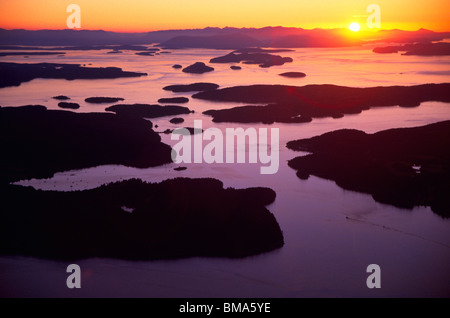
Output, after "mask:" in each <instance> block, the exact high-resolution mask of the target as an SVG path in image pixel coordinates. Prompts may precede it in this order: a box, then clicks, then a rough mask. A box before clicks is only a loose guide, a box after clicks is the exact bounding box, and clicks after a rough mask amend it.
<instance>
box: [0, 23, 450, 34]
mask: <svg viewBox="0 0 450 318" xmlns="http://www.w3.org/2000/svg"><path fill="white" fill-rule="evenodd" d="M266 28H283V29H298V30H306V31H313V30H324V31H333V30H347V27H337V28H320V27H315V28H312V29H308V28H302V27H285V26H279V25H278V26H265V27H230V26H226V27H212V26H207V27H203V28H186V29H180V28H177V29H159V30H149V31H112V30H106V29H84V28H80V29H75V28H74V29H70V28H62V29H48V28H44V29H20V28H19V29H17V28H15V29H8V28H4V27H0V29H1V30H6V31H76V32H80V31H102V32H112V33H122V34H127V33H133V34H139V33H151V32H165V31H187V30H205V29H219V30H224V29H237V30H261V29H266ZM379 31H403V32H418V31H430V32H434V33H450V30H448V31H435V30H432V29H426V28H419V29H416V30H405V29H398V28H394V29H383V28H380V29H374V30H370V29H369V30H361V31H360V32H373V33H375V32H379Z"/></svg>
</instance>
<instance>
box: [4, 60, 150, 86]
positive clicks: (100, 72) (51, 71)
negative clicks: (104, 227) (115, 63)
mask: <svg viewBox="0 0 450 318" xmlns="http://www.w3.org/2000/svg"><path fill="white" fill-rule="evenodd" d="M146 75H147V73H138V72H127V71H123V70H122V69H121V68H119V67H83V66H81V65H79V64H55V63H36V64H22V63H3V62H0V88H2V87H8V86H19V85H20V84H22V83H24V82H29V81H31V80H33V79H36V78H55V79H66V80H74V79H113V78H122V77H139V76H146Z"/></svg>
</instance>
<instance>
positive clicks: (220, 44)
mask: <svg viewBox="0 0 450 318" xmlns="http://www.w3.org/2000/svg"><path fill="white" fill-rule="evenodd" d="M349 32H350V31H349V30H347V29H312V30H306V29H301V28H285V27H265V28H259V29H256V28H241V29H239V28H204V29H189V30H165V31H152V32H145V33H117V32H110V31H102V30H68V29H67V30H37V31H29V30H5V29H0V45H2V46H5V45H26V46H39V45H45V46H58V45H65V46H94V45H139V44H150V43H156V44H158V45H159V46H162V47H165V48H168V49H178V48H211V49H240V48H247V47H273V48H302V47H346V46H357V45H361V44H364V43H369V42H387V43H414V42H430V41H440V40H443V39H446V38H450V32H434V31H430V30H425V29H420V30H417V31H403V30H380V31H378V32H365V33H363V32H359V34H358V36H356V34H351V33H349Z"/></svg>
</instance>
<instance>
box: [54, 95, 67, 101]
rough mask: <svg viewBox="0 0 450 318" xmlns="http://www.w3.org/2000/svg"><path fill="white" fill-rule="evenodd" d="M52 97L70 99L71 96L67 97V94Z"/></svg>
mask: <svg viewBox="0 0 450 318" xmlns="http://www.w3.org/2000/svg"><path fill="white" fill-rule="evenodd" d="M52 98H53V99H56V100H69V99H70V97H67V96H65V95H58V96H53V97H52Z"/></svg>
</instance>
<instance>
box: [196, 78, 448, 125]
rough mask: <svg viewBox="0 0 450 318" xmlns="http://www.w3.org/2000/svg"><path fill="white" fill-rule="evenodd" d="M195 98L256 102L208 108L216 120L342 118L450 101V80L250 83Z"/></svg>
mask: <svg viewBox="0 0 450 318" xmlns="http://www.w3.org/2000/svg"><path fill="white" fill-rule="evenodd" d="M192 97H193V98H198V99H203V100H210V101H226V102H239V103H255V104H256V103H257V104H264V105H263V106H256V105H248V106H238V107H233V108H229V109H220V110H207V111H205V112H204V114H206V115H210V116H212V117H213V121H214V122H236V123H268V124H271V123H274V122H280V123H302V122H309V121H311V120H312V118H322V117H333V118H340V117H342V116H344V115H345V114H357V113H360V112H361V111H363V110H367V109H370V108H371V107H382V106H401V107H416V106H419V105H420V103H422V102H425V101H439V102H447V103H448V102H450V83H442V84H423V85H414V86H386V87H381V86H380V87H366V88H356V87H345V86H337V85H329V84H322V85H306V86H286V85H251V86H235V87H228V88H222V89H217V90H211V91H205V92H199V93H196V94H194V95H193V96H192Z"/></svg>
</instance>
